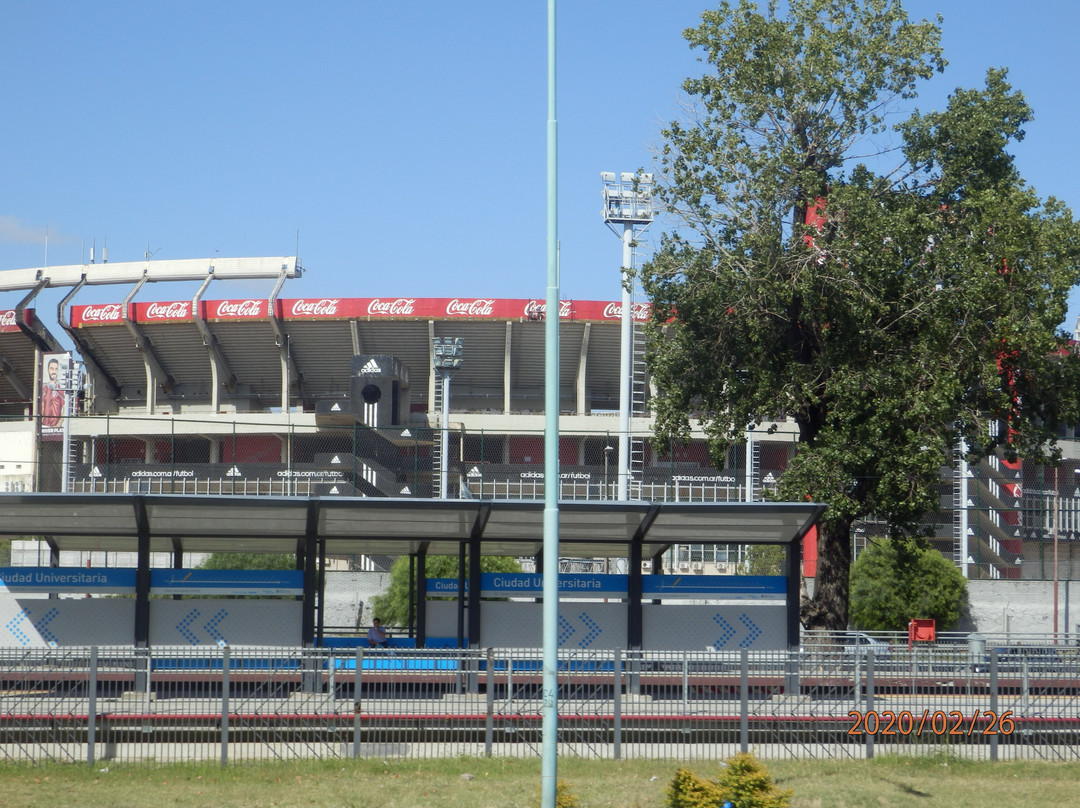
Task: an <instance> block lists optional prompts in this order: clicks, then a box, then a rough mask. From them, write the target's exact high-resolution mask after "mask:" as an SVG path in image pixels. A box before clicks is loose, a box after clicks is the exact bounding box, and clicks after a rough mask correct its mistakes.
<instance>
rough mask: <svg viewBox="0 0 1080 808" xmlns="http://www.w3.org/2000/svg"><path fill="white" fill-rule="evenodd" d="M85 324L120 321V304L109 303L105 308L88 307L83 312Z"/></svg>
mask: <svg viewBox="0 0 1080 808" xmlns="http://www.w3.org/2000/svg"><path fill="white" fill-rule="evenodd" d="M82 319H83V322H88V323H109V322H112V321H114V320H119V319H120V304H119V303H108V304H106V305H104V306H96V307H95V306H87V307H86V308H85V309H83V310H82Z"/></svg>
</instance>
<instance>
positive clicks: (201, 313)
mask: <svg viewBox="0 0 1080 808" xmlns="http://www.w3.org/2000/svg"><path fill="white" fill-rule="evenodd" d="M545 309H546V305H545V304H544V302H543V301H540V300H531V299H513V300H509V299H494V298H405V297H402V298H392V299H387V298H334V297H323V298H318V299H277V298H273V297H272V298H270V299H263V298H250V299H230V300H202V299H200V298H198V296H196V298H195V299H185V300H171V301H163V302H154V303H142V302H125V301H121V302H116V303H107V304H88V305H71V306H70V307H67V314H65V315H64V316H65V318H66V321H65V322H61V323H60V327H61V328H63V329H64V330H65V331H67V332H68V333H69V334H70V335H71V336H72V339H73V340H74V341H75V343H76V348H77V351H76V352H77V353H78V354H80V355H81V356H82V358H83V359H84V360H85V361H86V362H87V364H88V366H89V367H90V368H91V370H92V375H94V377H95V380H96V383H97V384H96V388H95V393H96V395H97V396H98V397H104V398H106V399H110V398H111V399H115V400H117V401H118V403H119V404H120V406H121V407H122V408H123V407H125V406H126V407H138V406H140V403H141V402H145V401H146V399H147V391H146V389H145V388H146V385H147V377H148V371H150V372H152V375H153V376H154V377H155V378H156V380H157V384H158V387H159V390H158V392H157V396H156V398H157V401H156V404H157V406H163V407H168V406H169V404H170V402H172V403H174V404H175V405H180V404H181V403H183V404H185V405H187V406H192V405H195V404H198V403H199V402H203V403H204V404H210V403H212V401H215V400H220V401H221V402H222V403H224V402H227V401H229V400H230V399H232V400H236V401H241V400H243V401H244V402H245V405H244V409H248V408H250V409H254V410H259V409H264V410H267V409H271V408H280V407H283V406H284V401H283V389H288V390H290V393H289V402H288V403H289V406H295V405H300V404H302V405H304V406H305V408H313V407H314V403H315V402H317V401H320V400H328V399H340V398H345V397H348V395H349V393H350V384H351V379H352V373H351V364H350V361H351V358H352V357H353V356H354V355H357V354H371V355H392V356H394V357H395V358H397V359H398V360H399V361H400V362H401V363H402V364H403V365H404V366H405V368H406V369H407V370H409V371H411V375H412V378H411V380H410V385H411V400H412V402H413V404H414V405H416V406H418V407H421V408H424V407H425V406H426V404H427V399H428V394H429V383H430V378H429V377H430V375H431V373H432V371H431V366H432V353H431V351H432V338H433V337H460V338H461V339H462V340H463V341H464V345H465V361H464V363H463V366H462V368H461V369H460V371H457V372H456V373H455V376H454V393H453V395H454V398H455V401H457V400H459V399H460V400H462V401H464V400H466V399H467V400H469V401H470V402H471V403H470V404H469V405H467V406H466V407H465V408H466V409H472V410H476V409H477V408H479V409H480V410H483V409H489V410H491V411H496V412H499V411H504V410H507V409H514V410H523V411H528V410H540V409H542V406H541V404H540V401H539V396H540V394H541V392H542V391H543V387H544V379H543V375H544V362H543V355H544V340H545V329H544V325H543V323H544V318H545V316H546V312H545ZM621 309H622V306H621V304H620V303H616V302H602V301H562V303H561V305H560V311H559V319H560V362H559V367H560V388H561V389H562V391H563V402H562V405H561V409H562V410H563V411H579V412H588V411H592V410H597V409H600V410H604V409H609V410H614V409H616V408H617V406H618V391H619V355H620V339H621V336H620V329H619V322H620V320H621ZM26 314H27V316H29V317H30V318H31V319H33V310H32V309H28V310H26ZM632 315H633V317H634V319H635V320H636V321H639V322H640V321H643V320H645V319H647V318H648V316H649V308H648V306H647V305H642V304H635V305H634V306H633V308H632ZM5 317H6V319H7V320H11V321H12V322H11V327H10V328H0V356H3V355H7V354H18V353H19V352H27V351H29V356H30V360H29V366H28V368H27V369H23V368H22V367H21V365H20V366H19V370H20V373H19V376H20V377H21V378H22V379H23V383H22V385H21V387H17V388H11V389H10V390H8V391H7V392H8V393H9V395H8V396H7V399H8V400H9V401H12V402H16V408H15V409H14V410H12V411H11V413H10V414H22V412H23V409H24V408H25V407H26V406H28V405H29V403H30V401H31V399H30V397H29V396H28V395H27V393H28V392H29V391H30V388H31V387H32V386H33V378H34V376H33V372H32V370H33V368H32V353H33V347H34V343H33V341H32V340H31V339H30V337H29V336H28V335H27V334H26V333H24V331H23V330H20V329H19V328H18V326H17V325H16V324H15V312H14V311H9V312H2V311H0V320H2V319H3V318H5ZM50 346H52V347H48V348H46V347H44V346H42V349H43V350H63V349H62V348H60V347H59V345H58V343H56V341H55V340H52V341H51V343H50ZM0 367H2V366H0ZM286 376H287V377H288V382H287V383H283V379H284V377H286ZM511 391H513V395H511ZM530 396H532V398H530ZM511 398H513V399H514V401H513V403H509V404H508V402H509V400H510V399H511ZM533 398H535V399H536V400H535V401H534V400H533ZM530 402H531V404H530Z"/></svg>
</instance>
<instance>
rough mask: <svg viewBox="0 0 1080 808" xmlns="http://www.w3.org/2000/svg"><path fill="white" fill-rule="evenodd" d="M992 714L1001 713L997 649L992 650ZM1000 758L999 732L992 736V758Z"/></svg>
mask: <svg viewBox="0 0 1080 808" xmlns="http://www.w3.org/2000/svg"><path fill="white" fill-rule="evenodd" d="M990 715H991V716H995V715H1000V713H999V712H998V652H997V649H996V648H995V649H992V650H991V651H990ZM997 759H998V734H997V733H995V734H993V735H991V736H990V760H997Z"/></svg>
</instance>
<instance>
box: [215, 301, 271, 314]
mask: <svg viewBox="0 0 1080 808" xmlns="http://www.w3.org/2000/svg"><path fill="white" fill-rule="evenodd" d="M261 314H262V301H261V300H238V301H237V302H235V303H234V302H232V301H231V300H222V301H221V302H220V303H218V307H217V316H218V317H258V316H259V315H261Z"/></svg>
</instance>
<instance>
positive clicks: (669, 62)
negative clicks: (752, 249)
mask: <svg viewBox="0 0 1080 808" xmlns="http://www.w3.org/2000/svg"><path fill="white" fill-rule="evenodd" d="M546 6H547V4H546V2H545V0H460V2H456V3H447V2H437V1H436V0H413V2H393V1H392V0H353V1H352V2H343V1H341V0H335V1H334V2H330V1H328V0H313V1H312V2H306V3H296V2H288V3H286V2H277V0H263V1H262V2H246V1H245V2H238V1H237V2H234V1H232V0H216V1H215V2H203V0H187V1H186V2H182V3H180V2H174V3H147V2H122V1H120V0H110V2H98V3H94V2H75V0H71V1H70V2H57V1H56V0H7V1H6V2H5V5H4V12H3V22H2V25H0V75H3V76H4V77H5V79H6V80H5V82H4V102H5V110H6V113H5V115H4V119H5V120H4V126H3V127H2V128H0V269H13V268H21V267H30V266H40V265H42V264H43V263H44V261H45V247H44V233H45V231H46V228H47V229H48V232H49V234H50V235H49V249H48V262H49V263H50V264H68V263H81V262H82V261H83V260H84V259H85V258H86V257H88V255H89V249H90V245H91V244H92V243H93V242H94V240H95V239H96V241H97V248H98V255H99V256H100V250H101V247H102V245H103V242H104V241H105V240H106V239H107V240H108V247H109V258H110V260H112V261H123V260H137V259H140V258H141V257H142V256H143V254H144V252H145V251H146V250H147V248H149V250H150V251H151V252H153V253H154V257H155V258H197V257H205V256H214V255H219V254H220V255H230V256H247V255H291V254H294V253H296V251H297V232H298V231H299V254H300V256H301V258H302V260H303V263H304V265H305V267H306V268H307V274H306V276H305V277H304V278H303V279H302V280H299V281H297V282H293V283H290V284H287V285H286V288H285V292H284V296H286V297H300V296H306V297H310V296H320V297H322V296H332V297H367V296H409V297H543V296H544V294H545V283H546V251H545V235H546V225H545V213H546V201H545V165H546V163H545V159H546V158H545V125H546V117H547V85H546V79H547V64H546V47H547V39H546V38H547V32H546ZM709 7H711V6H710V4H708V3H706V2H704V0H575V1H574V2H567V0H564V1H563V2H562V3H560V8H559V36H558V46H559V57H558V58H559V100H558V118H559V136H560V141H559V158H560V163H559V165H560V169H559V173H560V177H559V191H560V200H559V232H560V241H561V248H562V249H561V260H562V278H561V286H562V296H563V297H564V298H576V299H599V300H613V299H616V298H617V297H618V295H619V277H618V267H619V263H620V257H621V253H620V247H619V241H618V239H617V238H616V237H615V236H614V235H613V234H612V233H611V232H610V231H609V230H608V229H607V228H606V227H605V226H604V224H603V223H602V221H601V219H600V189H601V184H600V179H599V172H600V171H603V170H611V171H631V170H634V169H636V168H638V167H641V166H644V167H646V168H648V167H649V166H650V165H651V163H652V151H651V147H652V145H653V144H655V142H656V141H657V138H658V131H659V128H660V125H661V124H662V123H663V122H667V121H669V120H671V119H672V118H673V117H675V116H677V115H678V109H679V100H680V84H681V82H682V80H683V79H684V78H685V77H687V76H689V75H691V74H695V73H698V72H700V66H699V65H698V63H697V62H696V57H695V54H694V53H693V52H692V51H690V49H689V48H688V47H687V46H686V43H685V41H684V40H683V39H682V36H681V32H682V30H683V29H684V28H686V27H689V26H693V25H695V24H696V23H697V21H698V20H699V17H700V14H701V11H702V10H704V9H706V8H709ZM907 8H908V10H909V13H910V14H911V16H913V17H916V18H921V17H925V16H932V15H933V14H935V13H936V12H938V11H941V12H942V14H943V15H944V16H945V22H944V45H945V53H946V57H947V58H948V59H949V62H950V65H949V68H948V69H947V71H946V73H945V74H944V75H943V76H940V77H938V78H936V79H934V81H933V82H931V83H930V84H928V85H927V86H925V87H924V88H923V90H922V94H921V97H920V99H919V100H918V101H917V102H916V103H917V104H918V106H919V107H920V108H922V109H924V110H925V109H932V108H940V107H941V106H943V104H944V99H945V97H946V95H947V94H948V92H949V91H950V90H951V89H952V88H954V87H957V86H978V85H981V83H982V78H983V76H984V75H985V71H986V68H987V67H990V66H1000V65H1004V66H1007V67H1009V68H1010V71H1011V72H1010V75H1011V79H1012V82H1013V84H1014V86H1015V87H1017V88H1019V89H1022V90H1023V91H1024V92H1025V94H1026V95H1027V98H1028V100H1029V102H1030V103H1031V104H1032V106H1033V107H1034V109H1035V115H1036V118H1035V121H1034V122H1033V123H1032V124H1031V125H1030V126H1029V127H1028V136H1027V139H1026V140H1025V141H1024V142H1023V143H1021V144H1019V146H1018V147H1017V149H1016V154H1017V161H1018V164H1019V167H1020V169H1021V171H1022V172H1023V174H1024V175H1025V176H1026V178H1027V179H1028V180H1029V182H1030V183H1031V184H1032V185H1034V186H1035V188H1036V189H1037V190H1038V191H1039V192H1040V194H1042V195H1044V196H1046V195H1051V194H1052V195H1055V196H1058V197H1060V198H1062V199H1064V200H1065V201H1066V202H1067V203H1069V204H1070V205H1072V206H1073V207H1074V209H1075V210H1078V211H1080V181H1078V179H1080V178H1078V172H1080V169H1078V161H1077V159H1076V156H1075V147H1074V141H1075V140H1076V137H1077V126H1076V124H1077V119H1078V115H1080V113H1078V111H1077V107H1078V103H1077V92H1076V90H1075V85H1076V81H1077V76H1078V75H1080V50H1078V49H1077V48H1076V46H1075V44H1074V40H1075V38H1076V36H1077V31H1080V3H1074V2H1069V1H1068V0H1034V1H1033V2H1030V3H1028V4H1026V5H1019V4H1017V3H1016V2H1004V1H1003V0H983V1H982V2H975V0H909V2H908V3H907ZM658 232H659V228H657V233H655V234H653V235H654V237H655V235H657V234H658ZM268 288H269V287H266V288H265V289H264V288H263V287H261V286H259V287H254V288H251V289H239V288H237V287H229V286H228V285H226V284H222V285H220V286H219V287H217V288H216V289H215V288H214V287H211V290H210V292H209V293H208V297H210V298H216V297H224V296H232V295H239V294H254V293H256V292H257V293H260V294H261V293H263V292H264V291H267V290H268ZM126 291H127V290H126V289H119V288H115V287H114V288H102V287H98V288H95V289H91V290H87V291H86V292H84V293H82V294H81V295H80V297H79V299H78V300H77V301H76V302H97V301H101V300H120V299H122V298H123V296H124V294H125V293H126ZM54 294H55V293H54ZM187 294H189V292H188V291H187V290H184V292H183V293H181V292H180V290H179V289H175V288H168V287H156V288H155V287H151V288H150V289H148V290H144V291H143V293H142V294H141V295H140V299H144V300H167V299H177V298H180V297H183V296H186V295H187ZM6 297H7V298H9V299H7V300H0V308H8V307H13V306H14V305H15V303H16V302H17V295H16V294H14V293H10V294H8V295H6ZM53 300H55V297H49V296H48V295H46V296H44V297H43V298H42V301H41V304H39V308H45V306H46V301H53ZM1078 314H1080V296H1075V295H1074V301H1073V306H1072V308H1071V310H1070V314H1069V317H1068V318H1067V320H1066V326H1067V328H1068V330H1069V331H1071V330H1072V326H1073V324H1074V322H1075V321H1076V318H1077V315H1078Z"/></svg>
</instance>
